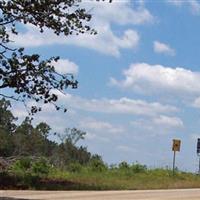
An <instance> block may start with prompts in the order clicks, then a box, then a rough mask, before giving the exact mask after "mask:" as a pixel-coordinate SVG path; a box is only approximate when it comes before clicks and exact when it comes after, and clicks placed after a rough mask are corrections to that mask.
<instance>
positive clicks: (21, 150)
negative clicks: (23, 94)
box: [0, 99, 200, 190]
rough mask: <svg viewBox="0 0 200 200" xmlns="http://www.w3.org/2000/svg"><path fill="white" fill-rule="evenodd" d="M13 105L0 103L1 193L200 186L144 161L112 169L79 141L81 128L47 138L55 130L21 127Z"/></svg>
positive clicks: (189, 176)
mask: <svg viewBox="0 0 200 200" xmlns="http://www.w3.org/2000/svg"><path fill="white" fill-rule="evenodd" d="M9 108H10V103H9V101H6V100H5V99H2V100H0V189H49V190H50V189H51V190H71V189H77V190H121V189H161V188H194V187H200V176H198V175H194V174H191V173H185V172H180V171H178V170H176V172H175V174H174V175H173V173H172V171H171V170H170V169H148V168H147V166H145V165H142V164H140V163H133V164H128V163H127V162H125V161H123V162H121V163H119V164H118V165H110V166H109V165H107V164H106V163H104V161H103V160H102V158H101V156H99V155H92V154H91V153H90V152H88V150H87V148H86V147H83V146H78V145H77V142H78V141H79V140H81V139H84V136H85V134H86V133H85V132H83V131H81V130H78V129H76V128H73V129H69V128H68V129H66V130H65V132H64V133H62V134H58V133H56V134H55V136H54V137H55V138H57V140H58V141H59V142H55V141H51V140H49V139H48V136H49V134H50V130H51V128H50V126H49V125H48V124H46V123H44V122H41V123H39V124H38V125H36V126H35V127H34V126H33V125H32V124H31V119H30V118H26V119H25V120H24V121H23V122H22V123H21V124H20V125H16V124H15V121H16V119H15V118H14V116H13V114H12V112H11V111H10V109H9Z"/></svg>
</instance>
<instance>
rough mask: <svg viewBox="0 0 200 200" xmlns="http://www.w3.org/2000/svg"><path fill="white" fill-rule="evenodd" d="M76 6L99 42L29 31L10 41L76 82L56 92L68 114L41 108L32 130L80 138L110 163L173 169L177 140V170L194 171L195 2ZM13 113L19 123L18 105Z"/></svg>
mask: <svg viewBox="0 0 200 200" xmlns="http://www.w3.org/2000/svg"><path fill="white" fill-rule="evenodd" d="M81 6H83V7H86V8H87V9H88V10H90V12H91V13H92V14H93V18H92V21H91V22H90V24H91V26H93V27H94V28H96V30H97V31H98V35H96V36H91V35H87V34H84V35H82V36H70V37H64V36H60V37H57V36H55V35H53V34H52V32H50V31H49V30H46V31H45V33H44V34H40V33H39V32H38V30H37V29H35V28H34V27H32V26H30V25H27V26H26V27H24V30H23V32H21V33H20V34H19V35H18V36H13V40H14V41H15V44H16V45H17V46H25V47H26V49H27V51H28V52H31V53H32V52H39V53H40V54H41V55H42V57H44V58H46V57H49V56H53V55H59V56H60V57H61V61H60V62H59V63H58V64H57V66H56V68H57V70H58V71H60V72H61V73H66V72H72V73H74V74H75V76H76V78H77V79H78V81H79V88H78V89H77V90H73V91H72V90H70V89H69V90H67V91H66V95H65V96H64V95H62V94H60V93H58V95H59V96H60V102H59V103H60V104H62V105H64V106H66V107H67V108H68V113H67V114H63V113H60V112H55V111H54V109H53V108H52V107H51V106H45V107H44V109H43V111H42V112H41V113H40V114H38V115H37V116H36V118H35V123H37V122H39V121H45V122H47V123H48V124H50V126H51V127H52V128H53V130H54V131H57V132H63V130H64V129H65V128H67V127H77V128H79V129H81V130H84V131H86V132H87V135H86V139H85V141H84V145H86V146H87V147H88V149H89V150H90V151H91V152H93V153H98V154H100V155H102V157H103V159H104V160H105V161H106V162H107V163H109V164H111V163H118V162H120V161H127V162H129V163H132V162H135V161H138V162H141V163H143V164H147V165H148V166H150V167H164V166H167V165H168V166H171V165H172V156H173V153H172V151H171V145H172V139H173V138H179V139H181V140H182V147H181V152H180V153H177V166H178V167H179V168H180V169H182V170H189V171H197V168H198V159H197V156H196V139H197V138H198V137H200V129H199V124H200V64H199V57H200V53H199V52H200V39H199V35H200V1H196V0H190V1H187V0H185V1H168V0H166V1H164V0H163V1H153V0H152V1H150V0H149V1H143V0H141V1H131V0H113V3H112V4H109V3H107V2H103V3H99V2H98V3H97V2H95V1H93V2H91V1H86V0H85V1H83V3H82V5H81ZM91 8H92V9H91ZM30 104H31V102H30ZM13 109H14V113H15V115H17V116H19V118H20V119H23V118H24V117H25V115H26V112H25V110H24V108H23V106H22V105H19V104H16V105H15V107H13Z"/></svg>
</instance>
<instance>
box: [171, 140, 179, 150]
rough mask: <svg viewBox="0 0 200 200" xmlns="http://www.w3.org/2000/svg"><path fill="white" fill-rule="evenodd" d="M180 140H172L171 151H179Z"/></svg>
mask: <svg viewBox="0 0 200 200" xmlns="http://www.w3.org/2000/svg"><path fill="white" fill-rule="evenodd" d="M180 147H181V140H176V139H174V140H173V145H172V151H180Z"/></svg>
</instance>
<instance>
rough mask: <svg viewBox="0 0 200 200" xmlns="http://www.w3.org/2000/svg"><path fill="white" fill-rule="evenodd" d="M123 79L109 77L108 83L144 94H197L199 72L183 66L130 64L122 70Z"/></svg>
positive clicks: (199, 84) (199, 85) (198, 89)
mask: <svg viewBox="0 0 200 200" xmlns="http://www.w3.org/2000/svg"><path fill="white" fill-rule="evenodd" d="M123 74H124V76H125V79H124V80H122V81H118V80H116V79H114V78H111V79H110V84H111V85H115V86H118V87H120V88H125V89H132V90H135V91H139V92H143V93H145V94H158V93H164V94H167V93H170V94H171V93H172V94H174V95H176V96H177V95H184V96H190V95H193V96H194V95H199V94H200V73H199V72H193V71H191V70H188V69H184V68H180V67H177V68H171V67H165V66H162V65H150V64H147V63H136V64H131V65H130V67H129V68H128V69H127V70H124V72H123Z"/></svg>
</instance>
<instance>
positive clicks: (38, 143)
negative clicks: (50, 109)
mask: <svg viewBox="0 0 200 200" xmlns="http://www.w3.org/2000/svg"><path fill="white" fill-rule="evenodd" d="M9 106H10V103H9V101H7V100H5V99H2V100H0V112H1V114H0V157H11V156H14V157H32V158H33V157H36V158H38V157H45V158H47V160H48V161H49V163H51V164H53V165H55V166H57V167H60V168H64V167H66V166H67V165H68V164H70V163H72V162H77V163H79V164H81V165H84V164H86V163H88V162H89V161H90V160H91V158H92V155H91V153H89V152H88V151H87V148H86V147H83V146H77V145H76V143H77V142H78V141H79V140H80V139H84V135H85V132H83V131H80V130H78V129H76V128H72V129H69V128H68V129H66V132H65V133H62V134H59V135H62V140H60V141H59V142H54V141H51V140H50V139H49V138H48V136H49V135H50V130H51V128H50V126H49V125H48V124H46V123H44V122H41V123H39V124H38V125H36V126H35V127H34V126H33V125H32V124H31V120H30V119H29V118H28V117H27V118H25V120H24V121H23V122H22V123H21V124H20V125H16V124H15V120H16V118H14V116H13V114H12V113H11V111H10V110H9ZM59 135H58V134H54V139H55V140H59V138H61V137H58V136H59Z"/></svg>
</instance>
